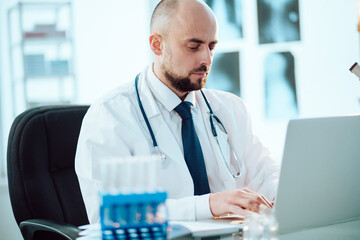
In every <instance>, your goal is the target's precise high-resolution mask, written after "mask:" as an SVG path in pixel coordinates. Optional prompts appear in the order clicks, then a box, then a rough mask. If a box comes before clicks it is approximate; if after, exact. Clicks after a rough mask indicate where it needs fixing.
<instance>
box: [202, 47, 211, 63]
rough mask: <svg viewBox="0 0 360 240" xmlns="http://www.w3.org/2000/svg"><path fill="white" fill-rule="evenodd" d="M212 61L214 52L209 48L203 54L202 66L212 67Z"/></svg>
mask: <svg viewBox="0 0 360 240" xmlns="http://www.w3.org/2000/svg"><path fill="white" fill-rule="evenodd" d="M212 60H213V52H212V51H211V50H210V49H209V48H206V49H204V50H203V51H202V53H201V65H205V66H208V67H209V66H211V63H212Z"/></svg>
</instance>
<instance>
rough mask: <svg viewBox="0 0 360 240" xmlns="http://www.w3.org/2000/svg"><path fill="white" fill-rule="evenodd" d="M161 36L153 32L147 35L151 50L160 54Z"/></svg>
mask: <svg viewBox="0 0 360 240" xmlns="http://www.w3.org/2000/svg"><path fill="white" fill-rule="evenodd" d="M161 41H162V38H161V35H160V34H157V33H153V34H151V35H150V37H149V42H150V48H151V51H152V52H153V53H154V54H155V55H157V56H160V55H161V54H162V42H161Z"/></svg>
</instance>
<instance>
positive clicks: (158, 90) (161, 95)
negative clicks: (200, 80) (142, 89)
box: [146, 64, 196, 112]
mask: <svg viewBox="0 0 360 240" xmlns="http://www.w3.org/2000/svg"><path fill="white" fill-rule="evenodd" d="M146 79H148V83H149V87H150V90H151V92H152V93H153V95H154V97H155V98H156V99H157V100H158V101H159V102H160V103H161V104H162V105H163V106H164V107H165V108H166V109H167V110H168V111H169V112H171V111H172V110H173V109H174V108H175V107H176V106H177V105H179V104H180V103H181V99H180V98H179V97H178V96H177V95H176V94H175V93H174V92H173V91H172V90H171V89H170V88H168V87H167V86H166V85H165V84H164V83H163V82H161V81H160V79H158V78H157V77H156V75H155V74H154V72H153V68H152V64H151V65H150V66H149V68H148V71H147V73H146ZM184 101H188V102H191V103H192V105H193V108H195V107H196V100H195V92H194V91H191V92H189V93H188V95H187V96H186V98H185V100H184Z"/></svg>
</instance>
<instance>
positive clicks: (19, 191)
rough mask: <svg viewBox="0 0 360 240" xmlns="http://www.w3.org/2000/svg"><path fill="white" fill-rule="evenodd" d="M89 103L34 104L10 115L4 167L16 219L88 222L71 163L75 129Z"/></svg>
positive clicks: (79, 125) (76, 223)
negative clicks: (11, 118) (33, 106)
mask: <svg viewBox="0 0 360 240" xmlns="http://www.w3.org/2000/svg"><path fill="white" fill-rule="evenodd" d="M88 107H89V106H46V107H38V108H34V109H30V110H27V111H25V112H23V113H22V114H20V115H19V116H18V117H17V118H16V119H15V120H14V123H13V124H12V127H11V130H10V134H9V141H8V152H7V154H8V155H7V167H8V183H9V193H10V200H11V205H12V208H13V213H14V216H15V219H16V221H17V223H18V224H20V222H22V221H24V220H27V219H36V218H40V219H48V220H54V221H59V222H64V223H69V224H72V225H75V226H79V225H83V224H87V223H88V219H87V215H86V210H85V206H84V202H83V199H82V195H81V192H80V187H79V183H78V179H77V176H76V173H75V169H74V160H75V152H76V146H77V140H78V135H79V132H80V127H81V123H82V119H83V117H84V115H85V113H86V111H87V109H88Z"/></svg>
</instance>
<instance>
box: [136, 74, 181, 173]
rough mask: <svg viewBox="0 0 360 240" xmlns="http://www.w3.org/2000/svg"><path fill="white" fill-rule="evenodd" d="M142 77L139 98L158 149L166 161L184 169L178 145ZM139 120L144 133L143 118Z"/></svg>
mask: <svg viewBox="0 0 360 240" xmlns="http://www.w3.org/2000/svg"><path fill="white" fill-rule="evenodd" d="M144 76H145V73H143V74H142V76H141V77H140V79H141V81H139V91H140V96H142V97H141V102H142V104H143V107H144V110H145V112H146V115H147V117H148V119H149V122H150V125H151V128H152V130H153V132H154V135H155V138H156V141H157V143H158V147H159V149H160V150H161V151H162V152H163V153H164V154H165V155H166V157H167V161H171V160H174V161H177V162H180V163H181V164H183V165H184V166H185V167H186V164H185V160H184V157H183V154H182V151H181V149H180V147H179V144H178V143H177V142H176V139H175V137H174V135H173V133H172V131H171V130H170V128H169V127H168V125H167V124H166V122H165V120H164V118H163V116H162V114H161V112H160V110H159V108H158V106H157V104H156V102H155V99H154V97H153V95H152V92H151V91H150V88H149V86H148V84H147V82H146V80H145V77H144ZM140 119H142V122H143V125H144V126H145V128H146V131H148V130H147V127H146V124H145V120H144V118H143V117H142V116H141V118H140Z"/></svg>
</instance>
